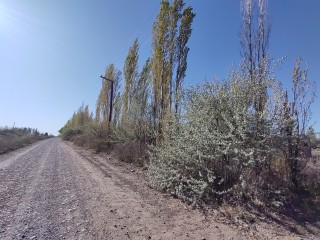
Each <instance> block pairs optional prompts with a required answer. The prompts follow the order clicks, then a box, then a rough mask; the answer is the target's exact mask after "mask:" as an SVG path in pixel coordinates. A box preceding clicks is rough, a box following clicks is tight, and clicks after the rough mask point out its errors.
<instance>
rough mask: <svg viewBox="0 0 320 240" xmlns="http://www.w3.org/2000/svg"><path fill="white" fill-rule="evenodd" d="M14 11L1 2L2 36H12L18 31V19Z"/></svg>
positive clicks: (0, 29)
mask: <svg viewBox="0 0 320 240" xmlns="http://www.w3.org/2000/svg"><path fill="white" fill-rule="evenodd" d="M15 15H16V14H15V13H14V11H13V10H12V9H10V8H9V7H7V6H6V5H5V4H4V3H1V2H0V34H1V33H2V34H12V33H14V32H15V31H16V29H15V28H16V24H15V22H16V17H15Z"/></svg>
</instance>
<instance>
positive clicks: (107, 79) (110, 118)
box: [100, 75, 113, 127]
mask: <svg viewBox="0 0 320 240" xmlns="http://www.w3.org/2000/svg"><path fill="white" fill-rule="evenodd" d="M100 77H101V78H102V79H104V80H106V81H109V82H111V94H110V115H109V127H110V125H111V120H112V108H113V106H112V99H113V80H111V79H109V78H106V77H103V76H102V75H101V76H100Z"/></svg>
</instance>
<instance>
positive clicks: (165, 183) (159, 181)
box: [149, 72, 305, 205]
mask: <svg viewBox="0 0 320 240" xmlns="http://www.w3.org/2000/svg"><path fill="white" fill-rule="evenodd" d="M267 86H268V89H269V90H268V91H269V94H270V96H269V98H268V100H267V102H266V103H265V108H264V109H263V111H259V112H258V111H254V109H253V107H252V96H254V95H255V94H254V92H253V91H256V89H255V88H254V87H252V86H251V85H250V81H248V80H247V79H246V77H244V76H242V75H241V74H240V73H236V72H234V73H233V74H231V75H230V78H229V80H227V81H224V82H223V83H216V84H214V83H206V84H204V85H202V86H198V87H195V88H192V89H191V90H190V91H189V92H188V95H187V102H186V109H185V114H184V116H183V117H182V119H181V120H180V121H179V123H175V124H173V125H172V126H171V129H169V131H168V133H167V137H165V138H164V140H163V141H162V142H160V143H159V144H158V145H157V146H152V147H151V148H150V166H149V179H150V184H151V186H152V187H154V188H156V189H158V190H161V191H165V192H168V193H170V194H172V195H174V196H177V197H179V198H181V199H183V200H184V201H186V202H189V203H192V204H201V203H202V202H209V203H219V202H221V201H223V200H229V201H230V200H234V201H236V202H246V201H252V202H260V203H261V202H265V203H271V204H273V203H275V205H277V204H278V203H279V202H282V203H283V202H284V201H286V197H287V195H288V194H287V193H288V191H289V188H290V187H291V186H292V185H293V183H292V168H291V166H290V165H289V166H288V160H287V159H288V155H287V152H288V150H287V149H288V146H287V143H288V142H289V143H290V141H288V139H289V140H291V139H300V140H299V142H300V145H299V146H298V149H299V158H298V159H297V160H296V161H297V162H298V164H297V168H296V169H295V171H296V172H297V173H300V172H301V169H302V168H303V167H304V166H303V165H304V161H303V159H304V157H303V154H304V152H305V151H304V150H305V149H304V147H303V146H304V145H303V141H302V139H303V138H304V137H305V136H303V135H301V136H299V135H295V136H292V137H290V136H288V135H285V134H283V128H284V126H286V125H285V124H283V121H284V120H283V119H284V117H283V111H282V106H283V101H282V100H281V96H282V93H281V91H279V92H276V91H278V88H275V87H274V83H273V81H271V80H270V81H269V82H268V85H267ZM297 176H298V175H297Z"/></svg>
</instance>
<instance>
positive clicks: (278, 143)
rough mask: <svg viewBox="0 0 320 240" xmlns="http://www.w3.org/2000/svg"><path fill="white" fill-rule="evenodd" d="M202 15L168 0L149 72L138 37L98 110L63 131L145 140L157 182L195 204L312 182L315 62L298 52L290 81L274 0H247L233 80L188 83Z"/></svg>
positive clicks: (266, 197)
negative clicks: (276, 34)
mask: <svg viewBox="0 0 320 240" xmlns="http://www.w3.org/2000/svg"><path fill="white" fill-rule="evenodd" d="M195 16H196V15H195V13H194V11H193V8H192V7H191V6H186V4H185V3H184V1H183V0H174V1H172V2H171V3H170V2H169V1H168V0H163V1H161V4H160V11H159V13H158V15H157V17H156V20H155V22H154V24H153V29H152V56H151V57H150V58H149V59H148V60H147V61H146V62H145V64H144V65H143V67H142V69H141V71H139V66H138V63H139V41H138V39H136V40H135V41H134V43H133V44H132V46H131V47H130V49H129V51H128V54H127V57H126V59H125V62H124V66H123V71H121V70H119V69H117V68H116V67H115V66H114V64H110V65H108V66H107V68H106V72H105V75H104V77H105V78H106V79H110V80H112V82H113V83H111V82H110V81H106V80H102V88H101V91H100V94H99V96H98V100H97V103H96V111H95V114H92V113H90V112H89V109H88V106H84V105H82V106H81V107H80V108H79V109H78V111H77V112H75V113H74V114H73V116H72V118H71V119H70V120H69V121H68V122H67V123H66V125H65V126H64V127H63V128H62V129H61V130H60V133H61V135H62V137H64V138H65V139H70V138H72V137H74V136H75V135H79V134H80V135H81V134H82V135H86V134H87V135H88V134H89V135H91V136H96V137H98V138H100V139H103V144H106V145H108V146H112V145H113V144H117V143H123V142H134V143H138V144H137V145H135V146H136V147H137V148H139V149H140V150H141V149H142V152H143V153H144V155H145V156H146V161H144V162H143V164H145V165H147V166H148V174H149V180H150V185H151V186H153V187H154V188H156V189H159V190H161V191H165V192H169V193H170V194H172V195H175V196H178V197H179V198H181V199H183V200H185V201H187V202H190V203H193V204H199V203H201V202H208V201H209V202H221V201H222V200H224V199H236V200H239V199H242V200H243V199H246V200H250V201H256V202H260V201H269V202H270V199H272V201H273V202H277V201H278V200H279V199H285V198H286V196H288V193H290V192H292V191H295V190H296V189H298V188H299V187H300V186H301V185H302V184H303V181H302V174H303V168H304V166H305V165H306V163H307V161H308V160H309V159H310V154H311V153H310V151H311V143H310V139H311V138H310V137H311V135H312V128H310V126H309V122H310V117H311V109H310V106H311V104H312V102H313V101H314V98H315V90H314V88H313V85H312V82H311V81H309V79H308V68H307V67H303V61H302V59H301V58H298V59H297V61H296V64H295V66H294V68H293V73H292V76H291V78H292V88H291V89H284V87H283V84H282V83H281V81H279V80H278V79H277V78H276V76H275V65H276V64H278V63H276V62H274V61H273V60H272V58H271V56H270V51H269V35H270V29H271V27H270V26H271V25H270V22H269V20H268V14H267V0H260V1H258V0H242V2H241V16H242V31H241V39H240V45H241V56H242V62H241V63H240V64H239V66H238V67H233V68H232V70H231V71H230V72H229V74H228V76H227V79H226V80H224V81H218V80H214V81H211V82H205V83H203V84H199V85H198V86H193V87H191V88H189V89H185V88H183V81H184V79H185V77H186V70H187V67H188V62H187V59H188V53H189V47H188V41H189V39H190V36H191V33H192V23H193V20H194V18H195ZM122 78H123V79H124V81H123V82H124V83H123V84H124V86H123V88H121V86H120V85H121V84H122ZM111 84H113V86H112V85H111ZM111 86H112V87H111ZM111 91H113V92H111ZM111 96H112V97H111ZM110 101H111V104H112V106H113V108H114V111H113V112H112V113H111V111H110V107H109V106H110ZM110 120H111V121H110ZM122 151H126V150H125V149H122ZM130 154H132V152H130ZM272 201H271V202H272Z"/></svg>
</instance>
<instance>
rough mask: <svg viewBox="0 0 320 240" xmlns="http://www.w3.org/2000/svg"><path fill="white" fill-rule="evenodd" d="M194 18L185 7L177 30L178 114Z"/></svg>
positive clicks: (175, 98) (176, 83)
mask: <svg viewBox="0 0 320 240" xmlns="http://www.w3.org/2000/svg"><path fill="white" fill-rule="evenodd" d="M194 17H195V14H194V13H193V9H192V7H187V8H186V9H185V10H184V11H183V14H182V18H181V24H180V29H179V36H178V38H177V40H176V42H177V44H176V45H177V46H176V55H177V58H176V59H177V69H176V79H175V96H174V101H175V113H176V114H178V110H179V106H180V101H181V87H182V86H181V84H182V82H183V79H184V78H185V75H186V70H187V58H188V53H189V50H190V49H189V47H188V46H187V43H188V41H189V38H190V36H191V32H192V28H191V25H192V22H193V19H194Z"/></svg>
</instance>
